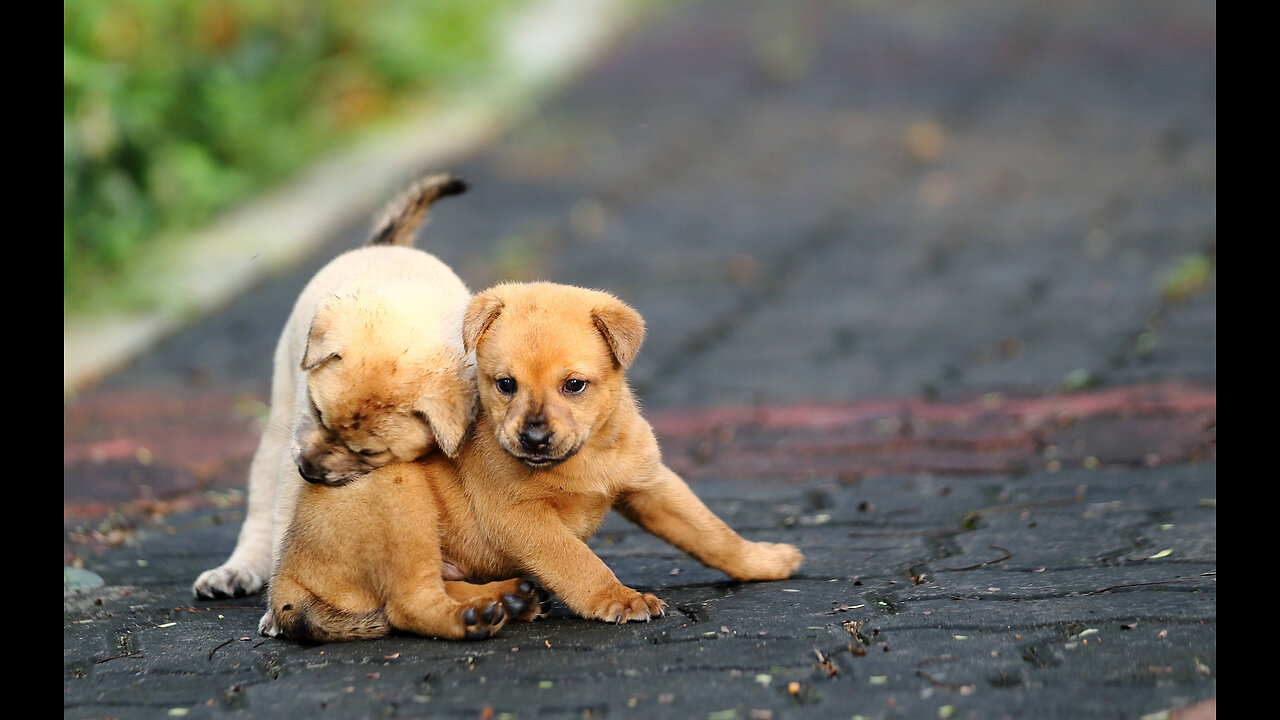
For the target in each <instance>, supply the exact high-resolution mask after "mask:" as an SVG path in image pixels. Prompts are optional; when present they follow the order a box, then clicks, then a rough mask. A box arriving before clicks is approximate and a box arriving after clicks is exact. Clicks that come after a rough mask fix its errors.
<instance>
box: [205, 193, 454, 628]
mask: <svg viewBox="0 0 1280 720" xmlns="http://www.w3.org/2000/svg"><path fill="white" fill-rule="evenodd" d="M465 187H466V186H465V185H464V184H462V183H461V181H459V180H457V179H456V178H452V177H450V176H448V175H433V176H429V177H426V178H423V179H422V180H420V181H418V182H417V183H415V184H414V185H413V186H411V187H410V188H409V189H408V190H407V191H406V192H405V193H403V194H402V195H401V196H400V197H399V198H397V199H396V200H395V201H394V202H392V203H391V204H389V205H388V207H387V208H386V210H385V211H384V214H383V217H382V218H381V219H380V220H379V221H378V222H377V224H376V225H375V227H374V229H373V232H372V233H371V235H370V237H369V240H368V241H367V242H366V245H365V246H363V247H360V248H357V249H355V250H352V251H349V252H347V253H344V254H342V255H340V256H339V257H337V258H335V259H334V260H333V261H331V262H330V263H329V264H328V265H326V266H325V267H324V268H323V269H321V270H320V271H319V272H318V273H317V274H316V275H315V277H314V278H312V279H311V281H310V282H309V283H308V284H307V286H306V287H305V288H304V289H303V291H302V293H301V295H300V296H299V298H298V300H297V302H296V303H295V305H294V307H293V311H292V312H291V314H290V315H289V319H288V321H287V323H286V325H285V328H284V331H283V332H282V333H281V336H280V340H279V343H278V344H277V346H276V352H275V356H274V370H273V373H272V381H271V410H270V414H269V416H268V419H267V423H266V427H265V429H264V432H263V435H262V440H261V442H260V443H259V446H258V450H257V452H256V454H255V455H254V458H253V462H252V464H251V466H250V470H249V498H248V512H247V515H246V517H245V521H244V525H243V527H242V529H241V531H240V536H239V539H238V541H237V543H236V547H235V550H234V551H233V552H232V554H231V557H230V558H229V559H228V560H227V561H226V562H225V563H224V564H223V565H221V566H220V567H217V568H214V569H212V570H209V571H206V572H204V573H203V574H201V575H200V577H199V578H198V579H197V580H196V582H195V584H194V586H193V591H194V592H195V594H196V596H197V597H201V598H216V597H227V596H237V595H245V594H249V593H254V592H257V591H258V590H260V589H261V588H262V586H263V584H264V581H265V580H266V579H267V577H268V575H269V573H270V570H271V565H272V561H273V559H274V558H275V557H276V556H277V555H278V552H279V548H278V545H279V542H280V539H281V538H282V537H283V530H284V528H286V527H288V524H289V522H290V519H291V517H292V514H293V508H294V506H295V503H296V498H297V495H298V493H299V491H300V489H301V488H302V487H303V486H304V485H305V484H306V483H304V482H303V480H304V478H305V479H306V480H309V481H311V482H315V483H324V484H342V483H345V482H347V481H349V480H351V479H352V478H354V477H356V476H358V475H359V474H361V473H364V472H368V471H369V470H371V469H373V468H376V467H380V466H383V465H386V464H389V463H392V462H397V461H401V462H403V461H409V460H415V459H417V458H419V457H422V456H424V455H426V454H428V453H431V452H432V451H433V450H435V449H436V448H437V447H439V448H441V449H442V450H444V451H445V452H446V453H456V452H457V451H458V448H459V446H460V445H461V443H462V440H463V438H464V436H465V435H466V433H467V431H468V429H469V428H470V424H471V422H472V420H473V418H474V414H475V385H474V366H473V364H472V361H471V359H470V357H469V351H468V350H466V349H465V348H464V347H463V345H462V342H461V335H460V333H461V326H462V316H463V311H464V309H465V307H466V304H467V301H468V300H469V299H470V292H469V291H468V290H467V288H466V286H465V285H464V284H463V282H462V281H461V280H460V279H459V278H458V276H457V275H456V274H454V272H453V271H452V270H450V269H449V268H448V266H446V265H445V264H444V263H442V262H441V261H440V260H439V259H437V258H436V257H435V256H433V255H431V254H429V253H426V252H423V251H421V250H417V249H414V248H412V247H407V245H408V244H409V243H411V242H412V240H413V237H414V234H415V232H416V230H417V229H418V227H419V226H420V225H421V223H422V222H423V220H424V219H425V216H426V213H427V209H428V208H429V207H430V205H431V204H432V203H433V202H434V201H435V200H436V199H437V198H439V197H441V196H444V195H452V194H458V193H460V192H462V191H463V190H465ZM270 623H271V618H270V613H269V612H268V614H267V615H265V616H264V617H263V625H264V629H265V626H268V625H270Z"/></svg>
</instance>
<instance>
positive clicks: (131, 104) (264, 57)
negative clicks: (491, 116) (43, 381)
mask: <svg viewBox="0 0 1280 720" xmlns="http://www.w3.org/2000/svg"><path fill="white" fill-rule="evenodd" d="M530 4H531V3H530V2H529V0H409V1H407V2H391V1H388V0H372V1H369V0H322V1H321V2H308V3H297V2H289V1H287V0H265V1H263V0H177V1H175V2H163V3H155V2H148V1H147V0H108V1H106V2H100V1H97V0H68V2H66V3H64V4H63V124H62V127H63V301H64V304H65V305H66V306H67V307H68V308H69V309H71V310H76V311H83V310H87V309H89V308H91V307H93V306H95V305H99V304H102V303H107V304H109V305H125V306H127V305H129V304H130V303H134V304H137V303H145V302H147V301H148V299H147V298H146V297H145V294H139V293H137V292H135V293H134V295H133V296H130V295H129V294H128V290H129V289H128V288H127V287H126V286H125V282H124V281H125V274H124V273H123V272H122V270H124V269H125V268H127V267H129V266H130V264H131V261H133V260H135V259H136V258H138V257H139V256H140V255H142V254H144V253H146V252H147V251H148V249H149V248H151V247H152V246H154V245H155V244H156V243H158V242H161V241H162V239H163V238H169V241H170V242H173V241H175V240H174V239H173V238H177V237H180V236H181V234H182V233H183V232H184V231H190V230H192V229H193V228H196V227H198V226H200V225H201V224H203V223H206V222H208V221H210V220H211V219H212V218H213V217H214V216H215V215H216V214H217V213H219V212H220V211H224V210H226V209H227V208H228V207H230V206H232V205H234V204H235V203H237V202H241V201H244V200H245V199H246V198H249V197H252V196H253V195H254V194H255V193H261V192H262V191H263V190H264V189H267V188H270V187H272V186H273V185H275V184H278V183H280V182H282V181H285V180H287V179H288V178H289V177H290V176H291V175H293V174H295V173H297V172H298V171H299V170H300V169H302V168H303V167H304V166H306V165H307V164H308V163H310V162H314V161H315V160H317V158H319V157H321V156H322V155H323V154H324V153H326V152H331V151H334V150H335V149H337V148H340V147H343V146H344V145H350V144H351V143H352V142H354V141H356V140H357V139H359V138H360V137H363V136H367V135H369V134H370V133H377V132H379V131H380V130H383V129H385V128H386V127H388V126H389V125H391V124H393V123H394V122H396V121H397V120H401V119H403V118H405V117H407V116H413V115H419V114H421V113H422V112H424V111H429V110H430V109H431V107H432V106H433V105H437V104H439V103H441V102H443V101H444V99H445V98H449V97H451V96H452V95H455V94H456V93H457V92H458V91H459V90H460V89H461V88H465V87H467V86H469V85H473V84H476V83H483V82H486V81H490V82H491V81H492V78H493V74H494V72H495V70H496V68H497V67H498V65H499V60H500V59H501V55H500V52H499V47H498V44H499V42H500V41H501V30H502V29H503V22H504V21H506V20H508V19H509V18H510V17H511V16H512V15H513V13H514V12H516V11H518V10H520V9H521V8H522V7H526V6H528V5H530ZM135 290H136V288H135Z"/></svg>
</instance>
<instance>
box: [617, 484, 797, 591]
mask: <svg viewBox="0 0 1280 720" xmlns="http://www.w3.org/2000/svg"><path fill="white" fill-rule="evenodd" d="M614 508H615V509H617V511H618V512H619V513H621V514H622V516H623V517H625V518H627V519H628V520H630V521H632V522H634V523H636V524H637V525H639V526H640V527H642V528H644V529H645V530H648V531H649V532H651V533H653V534H654V535H657V536H658V537H660V538H662V539H663V540H666V541H667V542H669V543H671V544H672V545H674V546H676V547H678V548H680V549H681V550H683V551H685V552H687V553H689V554H690V555H692V556H693V557H695V558H697V559H698V560H699V561H700V562H702V563H703V564H704V565H708V566H710V567H713V568H716V569H717V570H720V571H722V572H724V573H726V574H728V575H729V576H730V577H732V578H734V579H735V580H781V579H783V578H787V577H790V576H791V573H793V572H795V570H796V568H798V567H800V563H801V561H802V560H803V559H804V557H803V556H802V555H801V554H800V551H799V550H798V549H796V547H795V546H793V545H786V544H783V543H768V542H751V541H749V540H745V539H743V538H742V537H741V536H740V535H738V534H737V533H736V532H734V531H733V530H732V529H731V528H730V527H729V526H728V525H726V524H725V523H724V521H723V520H721V519H720V518H718V517H716V515H715V514H714V513H712V512H711V511H710V510H709V509H707V506H706V505H704V504H703V503H702V501H701V500H699V499H698V496H696V495H694V494H693V491H692V490H690V489H689V486H688V485H687V484H685V482H684V480H681V479H680V477H679V476H678V475H676V474H675V473H674V472H672V471H671V470H670V469H668V468H667V467H666V466H665V465H663V466H661V467H659V468H658V473H657V477H656V478H655V479H654V482H653V483H652V484H650V485H647V486H646V487H645V488H644V489H642V490H637V491H633V492H630V493H627V494H626V495H623V496H622V497H621V498H619V500H618V501H617V502H616V503H615V504H614Z"/></svg>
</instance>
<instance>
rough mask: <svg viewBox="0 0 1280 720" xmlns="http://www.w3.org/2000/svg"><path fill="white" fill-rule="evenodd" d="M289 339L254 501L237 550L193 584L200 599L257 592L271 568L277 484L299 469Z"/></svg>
mask: <svg viewBox="0 0 1280 720" xmlns="http://www.w3.org/2000/svg"><path fill="white" fill-rule="evenodd" d="M283 352H284V343H281V344H280V346H278V347H277V348H276V356H277V358H276V369H275V374H274V377H273V379H272V386H271V412H270V414H269V416H268V418H267V424H266V427H265V428H264V429H263V433H262V440H261V441H260V442H259V444H258V449H257V451H256V452H255V453H254V455H253V462H252V463H251V464H250V466H249V488H248V489H249V503H248V511H247V512H246V514H245V519H244V525H243V526H242V527H241V528H240V536H239V538H238V539H237V540H236V547H235V550H233V551H232V552H231V557H229V558H227V561H226V562H224V563H223V564H222V565H220V566H218V567H216V568H213V569H212V570H206V571H204V572H203V573H201V574H200V576H199V577H198V578H196V581H195V583H193V584H192V586H191V590H192V592H193V593H194V594H195V596H196V597H197V598H199V599H201V600H209V599H213V598H223V597H239V596H241V595H252V594H253V593H256V592H258V591H259V590H261V589H262V586H263V585H264V584H265V583H266V582H267V579H268V576H269V575H270V573H271V563H272V559H273V558H274V555H273V551H272V548H273V544H274V542H275V538H274V536H275V534H276V530H275V528H276V519H275V508H276V505H277V490H278V489H279V486H280V478H281V476H282V474H283V473H293V474H295V475H296V473H297V470H296V468H294V467H292V463H293V461H292V459H291V458H290V454H289V441H290V435H289V428H290V425H291V424H292V423H293V415H292V413H293V397H294V392H293V386H292V385H291V384H290V380H289V376H288V373H287V372H285V369H286V368H287V367H288V365H287V363H284V362H282V361H281V359H280V356H281V354H282V353H283Z"/></svg>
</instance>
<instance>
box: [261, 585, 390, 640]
mask: <svg viewBox="0 0 1280 720" xmlns="http://www.w3.org/2000/svg"><path fill="white" fill-rule="evenodd" d="M273 583H275V585H276V587H273V588H272V589H271V591H270V592H271V604H272V607H273V608H274V613H275V617H276V624H277V625H278V626H279V627H280V634H281V635H283V636H285V637H287V638H289V639H291V640H296V641H299V642H304V643H332V642H349V641H353V640H372V639H374V638H380V637H384V636H386V635H389V634H390V633H391V625H390V624H389V623H388V622H387V614H386V613H385V612H383V611H382V610H381V609H378V610H371V611H369V612H363V613H353V612H349V611H346V610H341V609H339V608H336V607H334V606H333V605H331V604H329V603H327V602H325V601H324V600H323V599H322V598H320V597H319V596H317V595H316V594H315V593H313V592H311V591H310V590H308V589H306V588H305V587H303V586H302V585H301V584H299V583H295V582H292V581H291V580H290V579H288V578H286V577H285V576H282V575H277V576H276V578H275V579H274V580H273Z"/></svg>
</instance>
